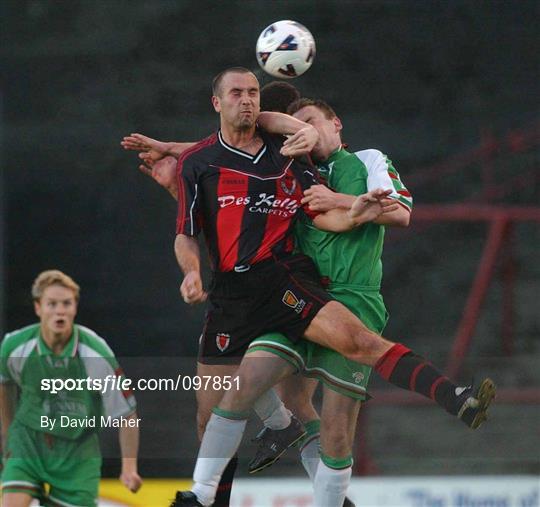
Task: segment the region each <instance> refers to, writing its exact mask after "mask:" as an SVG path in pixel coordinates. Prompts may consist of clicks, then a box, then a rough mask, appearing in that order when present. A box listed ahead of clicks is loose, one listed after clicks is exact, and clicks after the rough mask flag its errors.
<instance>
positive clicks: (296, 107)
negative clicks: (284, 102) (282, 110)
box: [287, 97, 337, 120]
mask: <svg viewBox="0 0 540 507" xmlns="http://www.w3.org/2000/svg"><path fill="white" fill-rule="evenodd" d="M308 106H314V107H316V108H317V109H320V110H321V111H322V112H323V113H324V116H325V117H326V119H328V120H331V119H332V118H335V117H336V116H337V114H336V112H335V111H334V110H333V109H332V108H331V107H330V106H329V105H328V104H327V103H326V102H325V101H324V100H321V99H308V98H306V97H302V98H301V99H298V100H295V101H294V102H293V103H292V104H291V105H289V107H288V108H287V113H289V114H291V115H292V114H294V113H296V112H297V111H300V109H302V108H304V107H308Z"/></svg>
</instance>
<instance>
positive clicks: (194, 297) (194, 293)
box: [180, 271, 208, 305]
mask: <svg viewBox="0 0 540 507" xmlns="http://www.w3.org/2000/svg"><path fill="white" fill-rule="evenodd" d="M180 294H182V298H183V299H184V301H185V302H186V303H187V304H188V305H196V304H199V303H204V302H205V301H206V298H207V297H208V294H207V293H206V292H205V291H204V289H203V286H202V280H201V275H200V273H199V272H197V271H190V272H189V273H187V274H186V275H185V276H184V280H183V281H182V285H180Z"/></svg>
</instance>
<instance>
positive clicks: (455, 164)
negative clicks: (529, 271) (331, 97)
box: [355, 123, 540, 475]
mask: <svg viewBox="0 0 540 507" xmlns="http://www.w3.org/2000/svg"><path fill="white" fill-rule="evenodd" d="M539 126H540V124H538V123H536V124H534V125H532V126H529V127H527V128H524V129H520V130H515V131H511V132H509V133H507V134H506V135H505V136H503V137H501V138H499V139H497V138H496V137H495V136H493V135H492V134H491V133H490V132H489V131H484V132H482V135H481V142H480V145H479V146H478V147H476V148H473V149H472V150H469V151H468V152H465V153H462V154H458V155H456V156H454V157H451V158H450V159H448V160H447V161H445V162H443V163H441V164H437V165H435V166H432V167H429V168H427V169H421V170H419V171H417V172H415V173H413V174H412V175H410V176H408V177H407V185H408V186H410V187H416V188H418V186H420V185H423V184H427V183H431V182H433V181H440V179H441V177H443V176H447V175H450V174H454V173H457V172H459V171H461V170H463V169H465V168H466V167H467V166H469V165H470V164H472V163H478V162H480V163H481V164H482V181H483V185H482V188H481V189H480V190H479V191H478V192H477V193H475V194H474V195H473V196H470V197H469V198H468V199H467V200H466V201H465V202H461V203H455V204H447V205H420V206H418V205H417V206H415V209H414V213H413V220H414V222H415V223H417V222H423V223H425V224H430V225H433V224H434V223H440V222H446V221H466V222H486V223H487V225H488V234H487V239H486V243H485V246H484V250H483V252H482V255H481V258H480V261H479V263H478V268H477V271H476V274H475V276H474V279H473V283H472V286H471V289H470V291H469V294H468V296H467V299H466V303H465V308H464V310H463V314H462V317H461V321H460V323H459V325H458V328H457V331H456V335H455V338H454V341H453V344H452V346H451V349H450V351H449V355H448V359H447V364H446V373H447V374H448V375H449V376H450V377H456V376H457V375H458V374H459V371H460V369H461V367H462V365H463V361H464V359H465V357H466V355H467V352H468V350H469V348H470V345H471V343H472V340H473V337H474V332H475V330H476V326H477V324H478V321H479V318H480V315H481V310H482V306H483V303H484V301H485V299H486V295H487V294H488V291H489V287H490V285H491V282H492V280H493V277H494V275H495V271H496V267H497V262H498V261H499V260H501V261H502V262H501V263H500V266H501V272H502V280H503V299H502V307H503V308H502V312H501V315H502V323H501V332H502V344H503V345H502V348H503V352H504V353H505V355H511V354H512V351H513V334H514V333H513V323H514V304H513V294H514V286H515V279H516V268H515V264H514V261H513V258H514V255H513V251H512V244H513V242H512V241H511V236H512V232H513V229H514V226H515V224H516V222H528V221H532V222H540V207H537V206H504V205H502V206H501V205H489V204H485V203H486V201H490V200H492V199H498V198H501V197H504V196H505V195H507V194H508V193H510V192H512V191H515V189H518V188H524V187H526V186H528V185H531V184H533V185H534V182H535V180H536V179H538V170H537V168H536V167H534V168H532V169H529V170H526V171H524V172H522V173H521V174H518V175H515V176H513V177H511V178H509V179H507V180H506V181H505V182H504V184H496V183H495V179H494V177H493V164H492V162H493V160H494V158H495V157H497V156H501V155H508V154H510V155H511V154H513V153H514V154H515V153H520V152H524V151H527V150H529V149H531V148H534V147H535V146H537V145H538V144H540V129H539ZM474 201H480V203H475V202H474ZM372 395H373V396H374V398H373V400H371V401H370V402H369V404H368V405H367V407H369V406H380V405H423V404H429V403H432V402H431V401H430V400H427V399H425V398H423V397H421V396H418V395H416V394H413V393H408V392H406V391H400V390H389V391H386V390H374V391H372ZM497 403H501V404H515V403H519V404H540V388H537V387H528V388H502V389H499V390H498V392H497ZM360 412H361V413H360V417H359V420H358V428H357V434H358V435H359V438H358V439H357V444H356V445H357V447H356V449H355V457H356V459H355V473H356V474H358V475H368V474H373V473H377V466H376V464H375V462H374V460H373V459H372V457H371V454H370V452H369V449H368V446H367V439H366V434H367V432H368V423H367V420H368V417H367V410H366V406H364V407H363V408H362V410H361V411H360Z"/></svg>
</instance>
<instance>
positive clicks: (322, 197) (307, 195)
mask: <svg viewBox="0 0 540 507" xmlns="http://www.w3.org/2000/svg"><path fill="white" fill-rule="evenodd" d="M300 202H301V203H302V204H308V205H309V209H310V210H313V211H320V212H323V213H324V212H325V211H329V210H331V209H334V208H339V200H338V198H337V194H336V193H335V192H332V190H330V189H329V188H328V187H325V186H324V185H313V186H312V187H310V188H308V189H307V190H306V191H305V192H304V197H303V198H302V200H301V201H300Z"/></svg>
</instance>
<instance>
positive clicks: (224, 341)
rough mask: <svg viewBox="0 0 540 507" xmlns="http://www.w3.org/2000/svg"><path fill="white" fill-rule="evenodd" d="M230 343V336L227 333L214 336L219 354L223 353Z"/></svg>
mask: <svg viewBox="0 0 540 507" xmlns="http://www.w3.org/2000/svg"><path fill="white" fill-rule="evenodd" d="M229 343H231V335H230V334H227V333H218V334H217V335H216V345H217V348H218V349H219V350H221V352H223V351H225V350H226V349H227V347H228V346H229Z"/></svg>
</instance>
